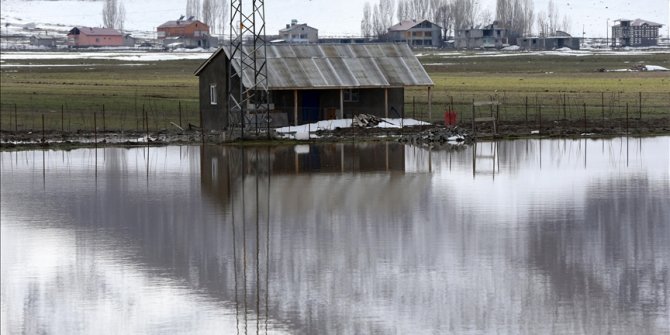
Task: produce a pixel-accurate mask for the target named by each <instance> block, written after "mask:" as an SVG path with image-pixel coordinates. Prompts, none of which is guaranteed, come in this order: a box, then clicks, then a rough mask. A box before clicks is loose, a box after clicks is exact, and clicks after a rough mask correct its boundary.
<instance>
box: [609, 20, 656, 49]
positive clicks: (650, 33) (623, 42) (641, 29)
mask: <svg viewBox="0 0 670 335" xmlns="http://www.w3.org/2000/svg"><path fill="white" fill-rule="evenodd" d="M614 22H619V24H617V25H615V26H613V27H612V46H613V47H644V46H653V45H657V44H658V30H659V29H660V28H661V27H662V26H663V25H662V24H660V23H655V22H651V21H645V20H642V19H636V20H627V19H619V20H616V21H614Z"/></svg>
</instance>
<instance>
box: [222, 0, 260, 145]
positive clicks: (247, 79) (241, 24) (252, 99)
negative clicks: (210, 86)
mask: <svg viewBox="0 0 670 335" xmlns="http://www.w3.org/2000/svg"><path fill="white" fill-rule="evenodd" d="M229 32H230V44H229V45H228V46H227V48H228V55H229V57H230V63H229V68H228V74H229V76H228V85H227V89H228V120H229V124H228V127H229V128H233V129H234V128H239V130H240V136H241V137H242V138H244V132H245V129H251V125H250V124H249V122H250V121H253V123H254V126H255V128H256V129H258V127H257V126H258V120H259V116H261V115H262V116H263V120H265V121H267V122H269V110H270V108H269V107H270V101H269V99H270V96H269V91H268V75H267V53H266V43H265V0H231V1H230V25H229ZM250 112H253V115H252V114H251V113H250ZM252 116H253V117H252Z"/></svg>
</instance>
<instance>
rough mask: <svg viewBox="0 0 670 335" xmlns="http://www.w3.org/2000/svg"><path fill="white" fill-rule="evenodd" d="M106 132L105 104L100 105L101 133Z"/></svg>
mask: <svg viewBox="0 0 670 335" xmlns="http://www.w3.org/2000/svg"><path fill="white" fill-rule="evenodd" d="M106 131H107V124H106V121H105V104H102V132H103V133H104V132H106Z"/></svg>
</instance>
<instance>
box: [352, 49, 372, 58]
mask: <svg viewBox="0 0 670 335" xmlns="http://www.w3.org/2000/svg"><path fill="white" fill-rule="evenodd" d="M348 49H349V51H350V52H351V57H356V58H363V57H365V58H370V57H372V56H371V55H370V52H368V49H367V48H353V47H351V46H350V47H349V48H348Z"/></svg>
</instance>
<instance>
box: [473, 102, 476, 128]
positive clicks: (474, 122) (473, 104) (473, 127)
mask: <svg viewBox="0 0 670 335" xmlns="http://www.w3.org/2000/svg"><path fill="white" fill-rule="evenodd" d="M472 133H473V134H475V133H476V128H475V99H472Z"/></svg>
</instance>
